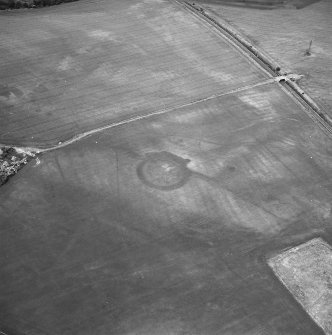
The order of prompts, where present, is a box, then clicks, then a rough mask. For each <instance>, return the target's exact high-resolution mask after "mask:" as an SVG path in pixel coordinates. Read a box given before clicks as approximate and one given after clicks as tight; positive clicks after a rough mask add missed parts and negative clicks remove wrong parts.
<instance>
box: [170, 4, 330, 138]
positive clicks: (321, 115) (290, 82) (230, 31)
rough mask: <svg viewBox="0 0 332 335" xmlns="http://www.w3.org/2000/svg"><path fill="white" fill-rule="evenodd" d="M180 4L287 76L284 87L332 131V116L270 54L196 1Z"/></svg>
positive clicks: (277, 73)
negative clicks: (283, 70)
mask: <svg viewBox="0 0 332 335" xmlns="http://www.w3.org/2000/svg"><path fill="white" fill-rule="evenodd" d="M174 1H175V2H177V3H178V4H180V5H182V6H184V7H185V8H186V9H188V10H189V11H190V12H192V13H193V14H195V15H198V16H199V17H200V18H202V19H203V20H205V21H207V22H208V23H210V24H211V25H212V26H214V27H215V28H216V29H218V30H219V31H220V32H221V33H223V34H225V35H227V37H228V38H230V39H231V40H232V41H233V42H235V43H236V44H237V45H240V46H241V47H242V49H243V50H244V51H246V53H247V56H248V54H249V55H250V56H251V58H252V59H253V60H255V61H256V63H257V64H258V65H261V66H262V67H263V68H267V69H268V70H269V71H270V73H271V74H272V75H273V76H275V77H282V76H283V77H285V80H284V83H285V85H284V87H287V89H288V90H289V91H290V92H291V93H292V94H293V95H294V96H295V97H296V98H297V100H298V101H300V102H301V103H302V105H304V106H305V107H306V109H309V110H310V112H311V115H312V116H313V117H314V118H315V120H316V121H318V122H319V123H320V124H322V125H323V126H324V128H325V129H327V130H328V131H329V132H330V133H332V118H331V117H330V116H329V115H328V114H327V113H326V112H325V111H324V110H322V109H321V108H320V107H319V106H318V105H317V103H316V102H315V101H314V100H313V99H312V98H311V97H310V96H309V95H308V94H307V93H306V92H304V91H303V90H302V89H301V88H300V86H299V85H298V84H297V83H296V82H295V80H294V79H293V78H291V77H289V76H288V75H287V73H283V72H282V69H281V66H280V65H279V64H278V63H277V62H275V60H273V59H272V58H271V57H270V56H269V55H267V54H265V53H264V52H263V51H262V50H259V49H258V48H256V47H255V46H254V45H253V44H252V43H251V42H250V41H249V40H247V39H246V38H244V37H243V36H242V35H241V34H240V33H239V32H238V31H237V30H236V29H235V28H234V27H232V26H231V25H230V24H228V23H227V22H226V21H225V20H223V19H222V18H220V17H218V19H216V18H214V17H213V16H211V14H210V13H209V14H208V13H207V12H206V10H205V9H204V8H202V7H200V6H198V5H197V4H195V3H189V2H187V1H183V2H182V1H181V0H174Z"/></svg>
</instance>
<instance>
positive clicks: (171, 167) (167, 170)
mask: <svg viewBox="0 0 332 335" xmlns="http://www.w3.org/2000/svg"><path fill="white" fill-rule="evenodd" d="M188 162H189V160H188V159H183V158H181V157H178V156H176V155H173V154H172V153H169V152H166V151H162V152H154V153H150V154H147V156H146V159H145V160H144V161H143V162H141V163H140V164H139V165H138V167H137V175H138V177H139V178H140V179H141V181H142V182H143V183H144V184H146V185H147V186H149V187H152V188H156V189H159V190H164V191H168V190H174V189H177V188H179V187H181V186H183V185H184V184H185V183H186V182H187V181H188V179H189V177H190V175H191V171H190V170H189V169H188V168H187V164H188Z"/></svg>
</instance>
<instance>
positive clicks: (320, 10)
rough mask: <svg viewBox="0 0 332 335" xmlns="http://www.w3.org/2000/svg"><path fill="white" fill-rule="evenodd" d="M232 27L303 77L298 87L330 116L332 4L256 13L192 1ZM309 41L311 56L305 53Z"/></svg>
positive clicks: (331, 102)
mask: <svg viewBox="0 0 332 335" xmlns="http://www.w3.org/2000/svg"><path fill="white" fill-rule="evenodd" d="M195 3H199V4H200V5H201V6H202V7H203V8H206V9H208V10H210V11H211V13H213V14H215V15H216V17H218V16H219V17H221V18H223V19H225V20H226V21H228V22H229V23H231V24H232V25H233V26H234V27H236V28H237V30H238V31H240V32H241V33H242V34H243V35H244V36H248V37H249V38H250V40H251V41H252V42H253V44H254V45H256V46H257V47H258V48H260V49H262V50H264V51H266V52H267V53H268V54H269V55H270V56H272V57H273V58H274V59H275V60H276V61H277V62H278V63H280V64H281V66H282V69H283V70H284V71H286V72H293V73H298V74H301V75H303V76H304V78H303V79H302V80H301V81H300V83H299V84H300V86H301V87H302V88H303V89H305V90H306V92H308V93H309V94H310V95H311V97H312V98H314V99H315V100H316V102H317V103H318V104H319V105H320V106H321V107H322V108H324V109H325V111H326V113H327V114H328V115H330V116H332V112H331V110H332V89H331V87H332V20H331V18H332V1H330V0H322V1H319V2H317V3H314V4H312V5H310V6H308V7H305V8H303V9H299V10H296V9H289V8H286V9H285V8H281V9H274V10H259V9H245V8H235V7H231V6H223V5H222V4H218V1H215V2H212V1H211V2H210V1H209V0H202V1H195ZM310 41H312V47H311V55H310V56H305V52H306V50H307V49H308V47H309V43H310Z"/></svg>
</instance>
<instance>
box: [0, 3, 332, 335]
mask: <svg viewBox="0 0 332 335" xmlns="http://www.w3.org/2000/svg"><path fill="white" fill-rule="evenodd" d="M29 13H30V12H29ZM26 15H27V14H26V13H23V11H22V12H15V13H12V12H10V13H9V12H8V13H5V14H0V17H1V19H0V25H2V24H3V22H5V23H6V24H4V27H6V26H8V25H9V26H10V24H13V23H12V22H14V23H15V22H18V21H19V20H22V28H19V29H21V34H20V35H18V36H19V37H18V38H17V39H14V35H13V34H12V32H11V29H10V28H8V29H7V30H6V34H4V36H5V40H4V42H3V47H2V50H4V51H5V54H6V55H8V56H10V55H12V57H7V58H6V60H2V67H1V73H3V74H4V75H3V76H1V84H2V85H3V87H5V89H4V92H5V93H4V94H3V95H2V96H3V97H4V98H3V99H2V100H1V103H2V105H1V108H2V109H1V113H2V115H1V116H2V117H3V120H4V123H2V122H1V125H0V129H1V136H2V141H3V142H6V143H7V144H8V143H9V142H11V143H14V144H16V145H18V146H27V145H29V146H32V145H33V146H36V147H40V148H47V147H48V146H53V145H56V144H57V142H59V141H61V142H63V143H60V145H58V146H57V147H56V146H55V147H54V148H53V149H52V150H46V151H43V152H42V153H41V154H39V156H38V161H37V160H35V159H32V161H31V162H30V163H29V164H28V165H27V166H26V167H25V168H24V169H22V170H21V171H20V172H19V173H18V174H17V175H16V176H15V177H13V178H11V179H10V180H9V182H7V183H6V184H5V185H4V186H2V187H1V189H0V233H1V234H0V242H1V243H0V250H1V251H0V255H1V257H0V260H1V267H0V278H1V281H0V331H2V332H4V333H5V334H8V335H10V334H25V335H44V334H52V335H69V334H70V335H76V334H77V335H78V334H84V335H109V334H112V335H203V334H204V335H220V334H222V335H258V334H259V335H297V334H298V335H314V334H315V335H316V334H317V335H318V334H322V335H323V334H324V331H323V328H324V330H325V334H328V335H330V334H332V328H331V324H330V323H329V320H331V319H332V315H331V312H332V311H331V309H328V308H326V306H328V305H326V300H324V299H325V297H326V296H327V297H330V296H332V294H331V291H332V290H331V287H330V285H329V283H330V281H331V278H332V273H331V266H330V264H328V266H327V265H324V264H323V265H322V267H323V269H321V270H319V271H320V272H319V273H318V270H317V271H316V270H315V269H314V268H312V269H310V271H309V270H307V269H305V264H314V263H315V262H316V263H317V262H318V261H319V262H321V263H322V256H321V257H318V256H319V255H317V253H318V252H319V250H320V249H319V248H317V249H314V248H312V249H310V250H307V249H306V247H305V246H306V245H304V247H303V246H302V247H299V248H296V246H298V245H301V244H303V243H307V242H308V241H312V240H313V241H317V238H321V239H322V240H323V241H324V242H322V243H323V244H324V248H325V249H324V250H329V245H331V244H332V230H331V209H332V207H331V203H332V201H331V200H332V187H331V167H332V156H331V154H332V146H331V137H330V136H331V134H330V133H329V132H328V129H327V128H324V127H322V125H321V124H320V123H318V122H316V118H315V117H314V116H313V115H314V114H313V113H312V111H311V110H310V109H309V108H308V106H304V105H303V103H302V102H301V100H299V99H298V98H295V97H294V96H293V94H292V92H291V91H290V90H289V89H288V88H287V86H286V84H285V83H282V82H279V81H278V80H275V78H274V77H273V74H271V73H270V72H268V71H266V70H264V69H262V68H260V67H259V65H258V64H256V63H254V62H253V60H252V58H249V57H246V55H245V53H244V52H243V50H242V49H239V48H238V47H237V46H235V45H234V44H233V43H232V41H230V40H229V39H228V37H227V36H225V35H223V34H222V33H221V32H220V31H218V30H216V29H215V28H213V27H212V26H211V25H210V24H209V23H208V22H207V21H205V20H203V19H202V18H200V17H199V16H195V15H194V14H193V13H192V12H191V11H188V10H187V9H186V7H184V6H182V4H180V3H177V2H173V1H170V0H159V1H151V0H146V1H137V2H133V1H120V0H119V1H112V2H106V1H104V2H97V1H96V2H95V3H93V2H88V1H84V0H83V1H79V2H77V3H75V4H66V5H63V6H61V7H57V8H47V9H46V10H36V11H33V12H32V14H31V15H32V16H33V17H35V20H34V23H33V25H32V26H28V23H27V22H28V21H27V18H28V17H27V16H26ZM29 15H30V14H29ZM3 18H4V20H2V19H3ZM30 19H31V18H30ZM23 23H24V24H25V26H24V25H23ZM41 26H45V29H44V30H43V32H40V33H39V28H38V27H41ZM23 27H25V28H23ZM38 33H39V35H38ZM10 39H13V41H14V42H13V45H14V46H15V45H16V46H17V47H18V46H23V48H22V49H21V48H17V49H15V50H19V52H17V54H16V55H15V52H14V46H11V45H10V43H9V40H10ZM15 43H16V44H15ZM36 48H37V49H38V51H39V52H38V54H37V51H36V50H37V49H36ZM34 55H35V56H34ZM38 55H40V56H38ZM47 59H49V61H47ZM24 62H25V64H24ZM59 67H60V69H59ZM22 78H25V79H26V81H24V80H22ZM39 85H40V86H39ZM9 87H10V89H9ZM38 87H39V88H38ZM6 90H7V91H6ZM20 92H21V93H20ZM29 92H30V93H31V94H30V93H29ZM37 106H38V108H39V109H37ZM116 122H118V123H116ZM100 127H103V130H102V131H100ZM85 131H90V133H89V134H90V136H86V137H80V138H79V140H77V141H72V142H66V140H67V139H70V138H72V137H73V136H75V135H82V133H84V132H85ZM315 238H316V239H315ZM319 241H321V240H319ZM312 243H314V242H309V244H308V245H310V246H311V245H312ZM288 249H291V251H289V250H288ZM287 250H288V251H287ZM297 250H305V251H304V253H305V257H304V256H303V253H301V254H298V253H297ZM289 254H292V255H294V254H295V257H297V258H296V260H299V261H298V262H297V263H296V264H294V260H293V259H292V261H290V262H289V263H287V260H288V258H287V257H288V255H289ZM280 259H282V260H281V261H280ZM285 259H286V261H285ZM301 262H303V264H302V266H301V264H298V263H301ZM287 264H289V266H288V265H287ZM287 266H288V268H287ZM315 271H316V272H315ZM299 273H300V274H302V277H303V278H302V277H301V276H298V275H297V274H299ZM293 274H296V275H297V277H296V278H294V280H292V279H289V278H290V277H291V276H292V275H293ZM309 276H311V278H319V289H320V290H321V291H324V294H325V295H324V299H317V295H315V294H312V291H313V290H315V289H316V288H317V287H318V286H317V283H316V284H315V283H313V284H312V285H310V281H309V282H308V280H304V279H305V278H309ZM283 278H286V279H284V280H285V282H283V281H282V280H283ZM285 283H286V284H285ZM295 285H298V286H296V287H298V291H296V292H295V293H294V286H295ZM299 290H302V291H299ZM321 291H319V292H321ZM301 292H302V295H301ZM303 297H304V298H303ZM301 299H302V300H301ZM303 299H306V303H307V304H303ZM313 311H314V312H315V311H318V312H317V315H315V316H317V317H315V318H312V315H313V314H312V313H313ZM314 320H315V321H314Z"/></svg>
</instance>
